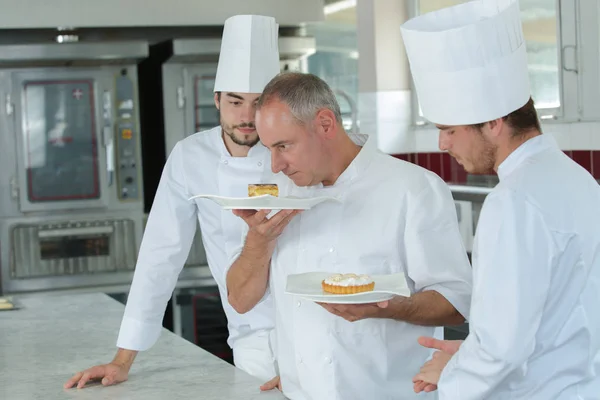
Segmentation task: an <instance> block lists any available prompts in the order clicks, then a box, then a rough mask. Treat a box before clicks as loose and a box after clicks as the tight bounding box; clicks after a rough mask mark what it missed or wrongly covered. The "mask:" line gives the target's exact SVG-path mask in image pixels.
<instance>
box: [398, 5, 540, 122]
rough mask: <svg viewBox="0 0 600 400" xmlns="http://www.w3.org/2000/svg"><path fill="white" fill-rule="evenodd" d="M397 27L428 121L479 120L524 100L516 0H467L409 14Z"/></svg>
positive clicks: (504, 112) (524, 63)
mask: <svg viewBox="0 0 600 400" xmlns="http://www.w3.org/2000/svg"><path fill="white" fill-rule="evenodd" d="M401 30H402V36H403V39H404V45H405V47H406V52H407V55H408V59H409V62H410V68H411V73H412V76H413V80H414V83H415V87H416V90H417V97H418V99H419V103H420V105H421V110H422V112H423V115H424V117H425V118H426V119H428V120H429V121H431V122H433V123H436V124H441V125H469V124H477V123H483V122H487V121H491V120H494V119H496V118H501V117H504V116H506V115H508V114H510V113H511V112H513V111H515V110H517V109H519V108H521V107H522V106H523V105H525V104H526V103H527V101H528V100H529V98H530V95H531V93H530V87H529V74H528V70H527V52H526V48H525V38H524V36H523V28H522V25H521V20H520V15H519V2H518V0H481V1H471V2H468V3H465V4H461V5H458V6H453V7H448V8H444V9H441V10H439V11H435V12H431V13H427V14H424V15H422V16H418V17H416V18H413V19H411V20H409V21H407V22H406V23H405V24H403V26H402V27H401Z"/></svg>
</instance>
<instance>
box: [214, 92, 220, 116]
mask: <svg viewBox="0 0 600 400" xmlns="http://www.w3.org/2000/svg"><path fill="white" fill-rule="evenodd" d="M215 107H217V110H219V111H221V92H215Z"/></svg>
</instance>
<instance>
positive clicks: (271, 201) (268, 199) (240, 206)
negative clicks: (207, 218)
mask: <svg viewBox="0 0 600 400" xmlns="http://www.w3.org/2000/svg"><path fill="white" fill-rule="evenodd" d="M197 198H203V199H209V200H212V201H214V202H215V203H217V204H218V205H220V206H221V207H222V208H223V209H224V210H308V209H310V208H312V207H314V206H316V205H317V204H319V203H322V202H324V201H335V202H338V203H339V202H340V201H339V200H338V199H336V198H334V197H314V198H311V199H303V198H299V197H275V196H271V195H270V194H265V195H262V196H256V197H223V196H214V195H210V194H199V195H197V196H193V197H190V198H189V200H193V199H197Z"/></svg>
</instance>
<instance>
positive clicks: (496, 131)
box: [486, 118, 506, 138]
mask: <svg viewBox="0 0 600 400" xmlns="http://www.w3.org/2000/svg"><path fill="white" fill-rule="evenodd" d="M486 125H487V128H488V132H487V134H488V135H489V136H491V137H494V138H496V137H498V136H500V133H501V132H502V130H503V129H504V126H505V125H506V121H505V120H504V119H503V118H497V119H494V120H491V121H488V122H487V123H486Z"/></svg>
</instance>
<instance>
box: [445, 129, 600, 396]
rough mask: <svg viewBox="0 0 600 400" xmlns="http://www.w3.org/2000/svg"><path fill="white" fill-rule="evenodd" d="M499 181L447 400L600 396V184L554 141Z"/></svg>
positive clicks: (521, 158)
mask: <svg viewBox="0 0 600 400" xmlns="http://www.w3.org/2000/svg"><path fill="white" fill-rule="evenodd" d="M498 176H499V177H500V183H499V184H498V185H497V186H496V188H494V190H493V191H492V193H491V194H489V195H488V196H487V198H486V200H485V203H484V206H483V208H482V210H481V215H480V219H479V223H478V227H477V234H476V237H475V245H474V249H473V269H474V290H473V300H472V305H471V320H470V330H471V332H470V335H469V336H468V338H467V340H466V341H465V342H464V344H463V345H462V346H461V348H460V350H459V352H458V353H457V354H456V355H455V356H454V357H453V358H452V360H451V361H450V363H449V364H448V365H447V367H446V368H445V370H444V372H443V374H442V376H441V379H440V382H439V392H440V399H448V400H455V399H460V400H475V399H486V400H505V399H507V400H508V399H510V400H519V399H523V400H525V399H527V400H550V399H552V400H561V399H565V400H566V399H569V400H570V399H586V400H588V399H599V398H600V377H599V376H598V374H599V372H600V355H599V354H600V353H599V348H600V313H599V312H598V307H599V306H600V186H598V183H597V182H596V181H595V180H594V179H593V178H592V177H591V176H590V174H589V173H588V172H587V171H585V170H584V169H583V168H581V167H580V166H579V165H577V164H576V163H575V162H573V161H572V160H571V159H570V158H569V157H567V156H566V155H565V154H564V153H563V152H562V151H560V150H559V148H558V147H557V145H556V142H555V141H554V139H553V138H552V137H551V136H549V135H541V136H537V137H535V138H532V139H530V140H528V141H526V142H525V143H524V144H522V145H521V146H520V147H519V148H517V149H516V150H515V151H514V152H513V153H512V154H511V155H510V156H509V157H508V158H507V159H506V160H505V161H504V162H503V163H502V164H501V165H500V167H499V168H498Z"/></svg>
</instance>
